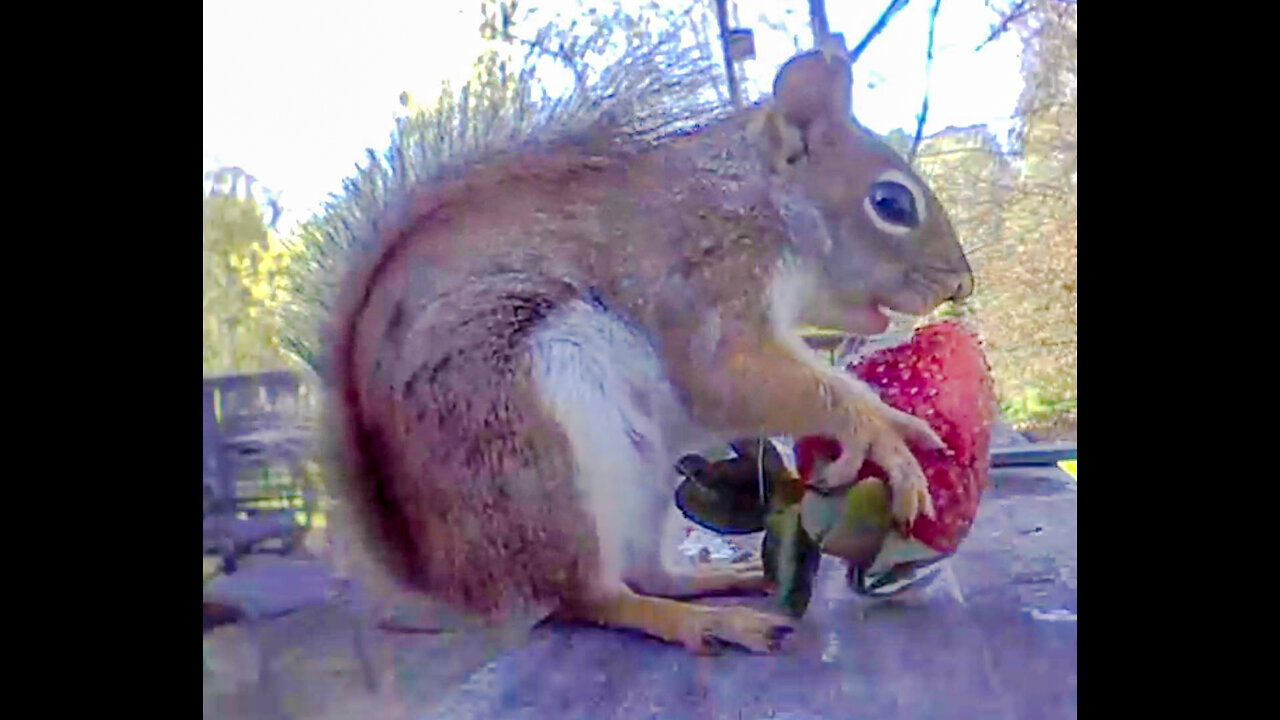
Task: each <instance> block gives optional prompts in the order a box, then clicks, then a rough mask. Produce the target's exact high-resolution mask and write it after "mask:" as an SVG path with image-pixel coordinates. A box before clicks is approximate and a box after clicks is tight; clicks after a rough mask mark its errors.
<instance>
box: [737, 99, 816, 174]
mask: <svg viewBox="0 0 1280 720" xmlns="http://www.w3.org/2000/svg"><path fill="white" fill-rule="evenodd" d="M750 133H751V136H752V137H753V138H754V139H755V142H756V143H757V144H758V145H759V146H760V150H761V152H762V153H763V154H764V158H765V162H766V163H767V164H768V165H769V167H770V168H771V169H772V170H773V171H774V172H776V173H783V172H786V170H787V168H788V167H789V166H791V165H795V164H796V163H798V162H799V161H800V160H802V159H804V156H805V153H806V148H805V144H804V136H803V135H801V133H800V129H799V128H797V127H796V126H794V125H792V124H791V123H788V122H787V121H786V120H785V119H784V118H783V117H782V113H780V112H778V108H777V107H776V106H775V107H766V108H765V109H763V110H761V111H760V113H759V114H757V115H756V116H755V118H754V119H753V120H752V121H751V125H750Z"/></svg>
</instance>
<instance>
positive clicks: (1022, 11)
mask: <svg viewBox="0 0 1280 720" xmlns="http://www.w3.org/2000/svg"><path fill="white" fill-rule="evenodd" d="M1030 5H1031V3H1030V1H1029V0H1018V3H1017V4H1016V5H1014V6H1013V8H1012V9H1010V10H1009V14H1008V15H1005V16H1004V19H1002V20H1001V21H1000V23H999V24H998V25H996V26H995V27H994V28H992V29H991V34H990V35H988V36H987V39H986V40H983V41H982V42H981V43H979V44H978V47H976V48H974V49H973V51H974V52H978V51H979V50H981V49H982V48H984V47H986V46H987V45H988V44H990V43H992V42H995V40H996V39H997V38H999V37H1000V36H1001V35H1003V34H1005V33H1006V32H1008V30H1009V25H1010V24H1011V23H1012V22H1013V21H1015V20H1017V19H1018V18H1020V17H1022V16H1023V15H1026V14H1027V13H1029V12H1031V10H1032V8H1031V7H1030ZM988 7H989V6H988Z"/></svg>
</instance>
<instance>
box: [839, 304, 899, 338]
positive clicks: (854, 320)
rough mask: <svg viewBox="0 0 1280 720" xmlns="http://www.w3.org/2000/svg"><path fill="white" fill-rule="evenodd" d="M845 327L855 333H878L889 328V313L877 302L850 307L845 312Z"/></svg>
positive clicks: (847, 330)
mask: <svg viewBox="0 0 1280 720" xmlns="http://www.w3.org/2000/svg"><path fill="white" fill-rule="evenodd" d="M843 329H844V330H845V331H846V332H850V333H853V334H854V335H878V334H880V333H882V332H884V331H885V330H887V329H889V315H888V314H887V313H886V312H885V309H884V307H883V306H881V305H879V304H877V303H872V304H870V305H863V306H860V307H855V308H850V309H848V310H846V311H845V313H844V328H843Z"/></svg>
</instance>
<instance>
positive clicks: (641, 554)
mask: <svg viewBox="0 0 1280 720" xmlns="http://www.w3.org/2000/svg"><path fill="white" fill-rule="evenodd" d="M530 344H531V354H532V358H533V363H532V371H533V381H534V387H535V388H537V392H538V394H539V397H540V399H541V401H542V403H543V405H544V407H545V409H546V411H547V413H548V415H549V416H550V417H551V418H552V419H554V420H555V422H557V423H558V424H559V425H560V426H561V428H562V429H563V431H564V434H565V436H566V437H568V438H569V440H570V444H571V445H572V451H573V457H574V466H575V473H576V474H575V478H574V479H575V486H576V487H577V489H578V491H579V493H580V497H581V499H582V502H583V503H584V504H585V505H586V506H587V508H588V509H589V515H591V516H592V517H594V518H595V521H596V523H597V525H598V526H600V527H598V528H597V531H596V537H597V538H599V540H600V548H599V551H600V575H601V577H600V579H601V580H602V581H604V582H606V583H610V584H617V583H620V582H622V581H626V580H633V579H635V578H636V577H637V576H640V575H646V574H650V573H651V572H652V571H654V570H659V569H660V568H661V569H662V570H666V571H668V572H671V571H673V570H674V569H673V568H670V567H669V565H670V557H671V556H670V554H669V553H666V552H664V548H662V547H660V546H659V543H660V542H661V540H662V538H661V537H660V533H658V532H656V531H657V530H658V529H659V528H661V527H662V525H663V520H664V518H665V516H666V515H667V514H668V513H669V512H670V508H671V505H672V499H671V498H672V492H673V491H674V489H675V479H676V476H675V471H674V461H675V458H676V457H679V456H680V455H681V454H683V453H685V452H689V451H693V450H700V449H705V448H706V447H707V446H708V445H710V444H711V443H713V442H715V441H716V440H718V439H719V438H717V437H716V436H715V435H714V434H712V433H710V432H708V431H707V430H705V429H703V428H701V427H699V426H698V425H697V424H696V423H694V422H693V421H692V419H691V418H690V416H689V414H688V412H687V411H686V410H685V408H684V406H683V405H682V404H681V403H680V401H679V400H678V398H677V396H676V391H675V388H674V387H673V386H672V384H671V382H670V380H669V379H668V378H667V374H666V371H665V369H664V366H663V362H662V359H661V358H660V357H659V355H658V353H657V352H656V350H655V348H654V347H653V344H652V343H651V342H650V341H649V340H648V339H647V338H646V337H645V336H644V335H643V334H641V333H640V332H638V331H637V330H636V329H634V328H633V327H632V326H631V325H630V324H629V323H627V322H626V321H625V320H624V319H623V318H621V317H618V316H617V315H615V314H613V313H612V312H610V311H609V310H607V309H605V308H603V307H600V306H597V305H593V304H590V303H587V302H584V301H581V300H575V301H572V302H570V303H568V304H567V305H566V306H564V307H563V308H561V309H560V310H558V311H557V312H556V313H555V314H553V315H552V316H550V317H548V318H547V319H546V320H545V321H544V324H543V325H542V327H540V328H539V329H538V331H537V332H536V333H534V335H533V336H532V337H531V338H530Z"/></svg>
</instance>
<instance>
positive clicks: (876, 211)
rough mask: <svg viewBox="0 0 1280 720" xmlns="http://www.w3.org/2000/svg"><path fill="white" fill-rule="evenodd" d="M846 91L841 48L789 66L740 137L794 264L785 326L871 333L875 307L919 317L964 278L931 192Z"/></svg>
mask: <svg viewBox="0 0 1280 720" xmlns="http://www.w3.org/2000/svg"><path fill="white" fill-rule="evenodd" d="M852 85H853V79H852V73H851V69H850V63H849V57H848V54H847V52H846V51H845V50H844V45H843V42H839V41H837V42H836V43H834V44H832V45H830V46H829V47H824V48H823V49H821V50H814V51H811V52H807V53H803V54H800V55H797V56H796V57H794V58H792V59H791V60H790V61H788V62H787V63H786V64H785V65H783V66H782V69H781V70H779V72H778V76H777V78H776V79H775V80H774V92H773V99H772V101H771V102H770V103H769V104H768V105H766V106H765V107H763V108H762V109H761V110H760V111H759V112H758V114H757V116H756V117H755V119H754V121H753V123H752V129H751V136H752V138H753V141H754V142H755V143H756V144H757V145H758V146H759V148H760V150H761V151H762V152H763V153H764V159H765V164H766V167H767V168H768V172H769V173H771V175H772V182H773V187H774V195H775V199H776V200H777V202H778V205H779V208H780V209H781V211H782V213H783V216H784V217H785V219H786V222H787V227H788V232H789V234H790V240H791V247H790V248H789V250H790V251H791V252H790V255H792V257H793V259H794V260H798V262H796V263H793V264H792V266H791V269H790V270H789V272H791V273H792V274H795V275H796V277H794V278H793V279H792V282H793V283H794V284H796V285H802V286H804V289H803V292H801V293H799V294H801V295H803V298H800V297H796V298H795V302H796V303H797V305H798V306H797V307H794V308H793V312H794V313H795V314H796V315H798V316H800V317H797V318H795V319H797V320H803V321H804V322H810V323H814V324H821V325H828V326H831V325H834V326H836V327H840V328H842V329H844V330H846V331H848V332H852V333H856V334H872V333H878V332H882V331H883V330H884V329H885V327H886V326H887V324H888V318H887V317H886V316H885V315H884V313H883V312H881V308H889V309H891V310H895V311H899V312H905V313H910V314H913V315H923V314H925V313H927V312H929V311H930V310H932V309H933V308H934V307H936V306H937V305H939V304H940V303H942V302H943V301H946V300H952V299H954V300H960V299H963V298H964V297H966V296H968V295H969V293H970V292H972V290H973V275H972V272H971V271H970V269H969V264H968V262H967V261H966V259H965V256H964V252H963V251H962V250H961V248H960V243H959V241H958V240H957V239H956V235H955V232H954V231H953V230H952V227H951V223H950V221H949V220H948V219H947V215H946V213H945V212H944V211H943V209H942V207H941V206H940V205H939V203H938V199H937V198H936V197H935V196H934V194H933V192H931V191H930V189H929V188H928V186H926V185H925V183H924V181H923V180H921V179H920V177H919V176H918V175H917V174H916V173H915V172H914V171H913V170H912V169H911V166H910V165H909V164H908V163H907V162H906V161H905V160H903V159H902V157H900V156H899V155H898V154H897V153H896V152H894V151H893V150H892V149H891V148H890V147H888V146H887V145H885V144H884V143H883V142H881V141H880V140H879V139H878V138H876V137H875V136H874V135H873V134H872V133H870V132H869V131H867V130H866V129H865V128H863V127H861V126H860V125H859V124H858V123H857V122H856V121H855V120H854V118H853V113H852V107H851V92H852ZM789 294H792V295H796V293H794V292H793V293H789Z"/></svg>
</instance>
